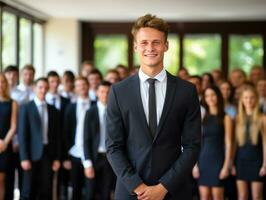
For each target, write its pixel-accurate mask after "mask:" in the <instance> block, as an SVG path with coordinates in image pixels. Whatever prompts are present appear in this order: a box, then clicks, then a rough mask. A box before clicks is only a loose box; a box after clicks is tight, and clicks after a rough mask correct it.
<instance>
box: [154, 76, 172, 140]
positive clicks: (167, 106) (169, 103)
mask: <svg viewBox="0 0 266 200" xmlns="http://www.w3.org/2000/svg"><path fill="white" fill-rule="evenodd" d="M175 92H176V84H175V79H174V77H173V76H172V75H170V74H169V73H168V72H167V86H166V95H165V100H164V106H163V112H162V115H161V118H160V121H159V125H158V127H157V130H156V134H155V136H154V139H153V142H154V141H155V140H156V138H157V137H158V135H159V133H160V132H161V129H162V126H163V124H164V122H165V119H166V117H167V115H168V112H169V111H170V108H171V106H172V105H173V100H174V96H175Z"/></svg>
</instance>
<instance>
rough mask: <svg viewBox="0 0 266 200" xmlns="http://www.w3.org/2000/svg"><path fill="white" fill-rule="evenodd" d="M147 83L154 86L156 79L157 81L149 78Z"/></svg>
mask: <svg viewBox="0 0 266 200" xmlns="http://www.w3.org/2000/svg"><path fill="white" fill-rule="evenodd" d="M147 81H148V83H149V84H150V85H154V84H155V81H156V79H155V78H149V79H147Z"/></svg>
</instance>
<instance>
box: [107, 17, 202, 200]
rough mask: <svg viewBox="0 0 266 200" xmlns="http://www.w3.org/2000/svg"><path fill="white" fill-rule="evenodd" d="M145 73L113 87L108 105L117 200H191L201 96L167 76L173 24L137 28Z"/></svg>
mask: <svg viewBox="0 0 266 200" xmlns="http://www.w3.org/2000/svg"><path fill="white" fill-rule="evenodd" d="M132 34H133V36H134V49H135V51H136V52H137V53H138V55H139V58H140V70H139V73H138V74H136V75H135V76H133V77H130V78H128V79H126V80H124V81H122V82H120V83H118V84H115V85H113V86H112V89H111V91H110V95H109V101H108V106H107V127H108V129H107V136H106V137H107V139H106V145H107V157H108V160H109V162H110V164H111V166H112V167H113V169H114V172H115V173H116V175H117V183H116V191H115V199H116V200H129V199H139V200H144V199H150V200H155V199H156V200H162V199H171V200H177V199H178V200H189V199H192V196H191V188H190V177H191V171H192V168H193V166H194V164H195V163H196V161H197V159H198V154H199V151H200V137H201V119H200V106H199V100H198V95H197V92H196V89H195V87H194V86H193V85H192V84H191V83H188V82H187V81H184V80H181V79H180V78H177V77H174V76H172V75H170V74H169V73H168V72H166V71H165V69H164V65H163V58H164V53H165V52H166V51H167V50H168V42H167V34H168V25H167V23H166V22H165V21H163V20H162V19H160V18H157V17H156V16H152V15H145V16H143V17H140V18H139V19H138V20H137V22H136V23H135V25H134V26H133V29H132Z"/></svg>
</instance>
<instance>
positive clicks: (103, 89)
mask: <svg viewBox="0 0 266 200" xmlns="http://www.w3.org/2000/svg"><path fill="white" fill-rule="evenodd" d="M109 91H110V87H109V86H104V85H101V86H99V87H98V89H97V92H96V93H97V97H98V101H100V102H101V103H102V104H104V105H106V104H107V101H108V94H109Z"/></svg>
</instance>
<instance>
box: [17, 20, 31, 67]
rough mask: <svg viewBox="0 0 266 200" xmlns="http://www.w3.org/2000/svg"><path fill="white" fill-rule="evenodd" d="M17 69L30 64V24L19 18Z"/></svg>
mask: <svg viewBox="0 0 266 200" xmlns="http://www.w3.org/2000/svg"><path fill="white" fill-rule="evenodd" d="M19 25H20V27H19V28H20V29H19V67H20V68H21V67H23V66H24V65H25V64H30V63H31V22H30V21H29V20H27V19H24V18H21V19H20V20H19Z"/></svg>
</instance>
